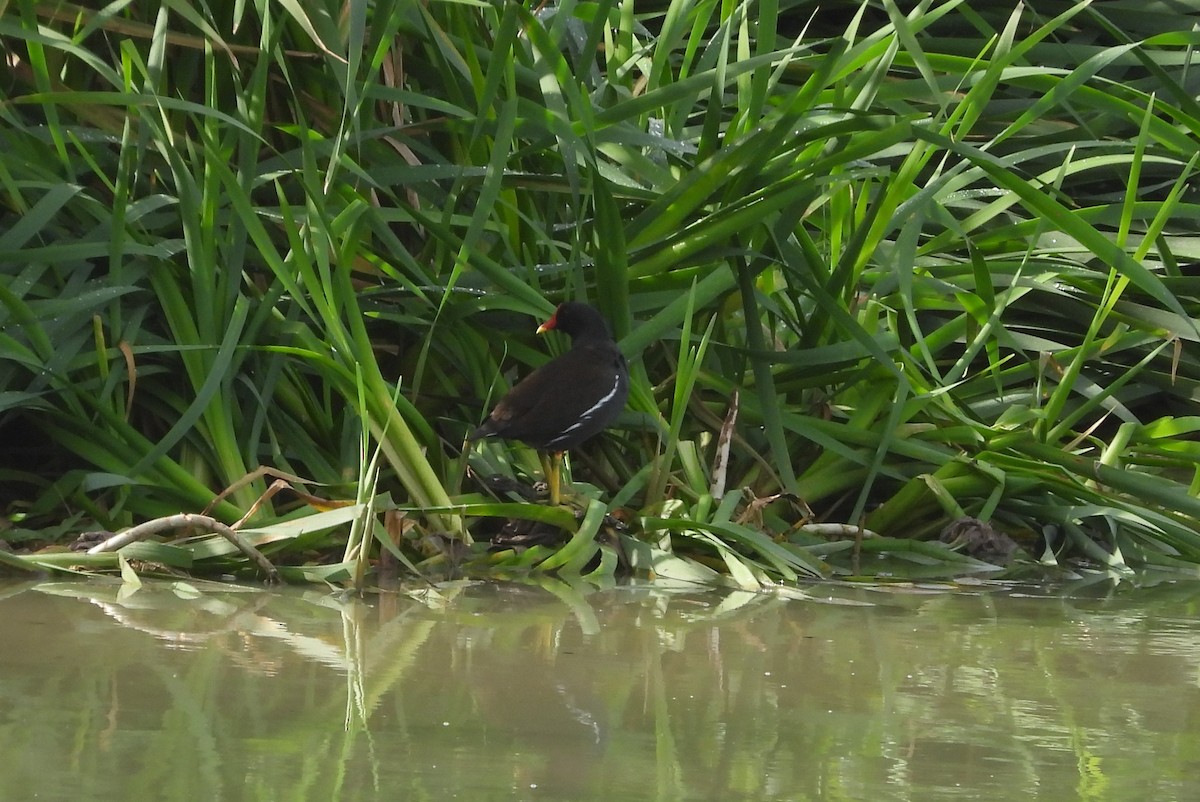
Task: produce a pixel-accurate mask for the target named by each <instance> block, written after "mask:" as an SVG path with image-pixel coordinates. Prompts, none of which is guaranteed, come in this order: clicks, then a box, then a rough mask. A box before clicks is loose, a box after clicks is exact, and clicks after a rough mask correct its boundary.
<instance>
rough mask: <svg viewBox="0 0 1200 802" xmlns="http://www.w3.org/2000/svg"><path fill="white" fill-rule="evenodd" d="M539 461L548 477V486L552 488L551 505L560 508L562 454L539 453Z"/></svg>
mask: <svg viewBox="0 0 1200 802" xmlns="http://www.w3.org/2000/svg"><path fill="white" fill-rule="evenodd" d="M538 459H539V460H541V462H542V473H543V474H544V475H545V477H546V485H547V487H549V488H550V503H551V504H553V505H554V506H556V507H557V506H558V504H559V502H561V501H562V496H561V492H562V489H561V488H562V485H561V481H560V480H561V473H562V452H561V451H555V452H554V453H553V454H544V453H542V452H540V451H539V452H538Z"/></svg>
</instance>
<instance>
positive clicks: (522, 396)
mask: <svg viewBox="0 0 1200 802" xmlns="http://www.w3.org/2000/svg"><path fill="white" fill-rule="evenodd" d="M551 329H558V330H559V331H562V332H566V333H567V334H568V335H570V337H571V350H570V351H567V352H566V353H564V354H562V355H560V356H557V357H555V358H554V359H552V360H550V361H549V362H547V363H546V364H544V365H542V366H541V367H540V368H537V369H536V370H534V371H533V372H532V373H530V374H529V375H528V376H526V377H525V378H524V379H522V380H521V381H520V382H518V383H517V385H516V386H515V387H513V388H512V389H511V390H509V392H508V395H506V396H504V398H502V399H500V403H498V404H496V408H495V409H493V410H492V413H491V414H490V415H488V419H487V420H485V421H484V422H483V425H481V426H480V427H479V428H477V429H476V430H475V431H473V432H471V434H470V435H469V436H468V437H467V440H468V441H470V440H479V439H481V438H484V437H503V438H505V439H507V440H520V441H521V442H522V443H525V444H526V445H528V446H531V447H532V448H535V449H537V451H538V456H539V458H540V459H541V462H542V470H544V471H545V473H546V483H547V484H548V485H549V487H550V503H551V504H558V503H559V467H560V465H561V462H562V454H563V452H564V451H567V450H568V449H571V448H574V447H575V446H577V445H579V444H580V443H582V442H583V441H584V440H587V439H588V438H589V437H591V436H592V435H595V434H599V433H600V432H601V431H603V430H604V429H606V428H607V427H608V425H609V424H611V423H612V422H613V420H615V419H616V417H617V416H618V415H620V414H621V410H623V409H624V408H625V400H626V399H627V398H628V397H629V368H628V366H627V365H626V364H625V357H624V356H622V354H621V351H620V349H618V348H617V344H616V342H615V341H614V340H613V338H612V334H610V333H609V330H608V324H607V323H606V322H605V321H604V318H603V317H601V315H600V313H599V312H598V311H596V309H595V308H594V307H591V306H589V305H587V304H584V303H578V302H575V301H568V302H566V303H564V304H559V307H558V309H556V310H555V311H554V314H553V315H552V316H551V318H550V319H549V320H547V321H546V322H545V323H543V324H542V325H541V326H539V327H538V330H537V333H538V334H543V333H545V332H547V331H550V330H551ZM547 455H549V459H547Z"/></svg>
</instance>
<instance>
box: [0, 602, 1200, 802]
mask: <svg viewBox="0 0 1200 802" xmlns="http://www.w3.org/2000/svg"><path fill="white" fill-rule="evenodd" d="M119 587H120V586H119V585H113V586H108V585H104V584H102V583H100V582H97V581H89V582H79V583H46V584H40V585H38V584H19V585H17V584H14V585H7V586H6V585H0V748H2V750H3V754H4V755H5V756H6V760H5V761H4V762H3V763H0V788H3V789H5V792H4V794H3V798H4V799H5V800H7V799H14V800H17V799H21V800H24V799H50V800H54V799H63V800H67V799H71V800H77V799H118V798H119V799H130V800H139V799H155V800H197V799H205V800H210V799H211V800H219V799H229V800H239V799H280V800H283V799H287V800H307V799H314V800H323V801H324V800H331V799H337V800H359V799H413V798H416V799H429V800H443V799H464V800H492V799H531V800H537V799H544V800H606V802H607V800H636V799H654V800H673V799H680V800H685V799H686V800H738V799H747V800H750V799H754V800H804V799H827V800H842V799H845V800H922V801H923V800H941V799H945V800H950V799H953V800H964V799H979V800H997V799H1022V800H1024V799H1030V798H1036V799H1046V800H1063V799H1087V800H1109V799H1111V800H1123V799H1162V800H1168V799H1192V798H1197V796H1198V791H1200V787H1198V785H1197V782H1196V780H1195V779H1194V778H1195V777H1196V776H1197V769H1198V768H1200V743H1198V740H1200V721H1198V720H1197V716H1198V715H1200V693H1198V691H1197V687H1198V682H1200V630H1198V629H1197V627H1196V625H1195V624H1194V623H1193V616H1192V614H1191V613H1192V611H1193V610H1194V608H1195V606H1196V601H1197V598H1198V594H1197V589H1196V588H1195V587H1193V586H1176V585H1163V586H1160V587H1157V588H1151V589H1148V590H1140V591H1127V590H1126V588H1125V587H1122V588H1120V589H1119V590H1120V592H1116V591H1113V590H1112V589H1111V587H1110V586H1107V585H1106V586H1105V587H1103V588H1088V587H1079V588H1072V589H1069V592H1066V593H1065V594H1064V595H1062V596H1038V595H1030V594H1029V593H1028V592H1027V593H1025V594H1022V593H1017V592H1012V590H1011V589H1010V588H1004V587H1002V586H999V585H989V584H986V583H980V584H977V585H972V586H966V587H956V588H948V587H899V588H851V587H846V586H840V585H833V584H825V585H813V586H811V587H809V588H807V594H804V593H797V592H788V593H780V594H750V593H744V592H733V593H715V592H702V591H697V590H694V589H687V588H684V589H680V588H670V587H666V586H662V585H660V586H653V587H651V586H623V587H612V588H605V589H597V588H593V587H590V586H583V587H576V586H569V585H566V584H562V583H557V582H547V583H545V585H544V586H543V587H527V586H521V585H500V584H474V585H473V584H466V583H464V584H457V585H447V586H445V587H442V588H440V589H439V590H438V591H433V590H426V591H422V592H414V593H413V594H412V595H411V596H410V595H404V594H386V595H380V596H376V597H372V598H370V599H368V600H367V601H366V602H361V601H357V600H353V599H338V598H336V597H334V596H331V595H329V594H319V593H315V592H312V591H299V592H282V593H280V592H265V591H259V590H254V589H236V588H228V587H225V586H216V585H194V586H190V587H189V586H178V585H168V584H162V585H147V586H145V587H143V588H142V589H141V590H140V591H138V592H136V593H134V594H132V595H130V596H128V597H122V596H121V594H120V593H119Z"/></svg>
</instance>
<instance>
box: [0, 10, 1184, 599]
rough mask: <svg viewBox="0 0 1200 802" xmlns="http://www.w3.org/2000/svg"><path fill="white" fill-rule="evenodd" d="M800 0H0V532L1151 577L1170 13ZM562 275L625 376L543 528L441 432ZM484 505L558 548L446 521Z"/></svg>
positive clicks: (1169, 151) (513, 466)
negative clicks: (92, 3) (1142, 571)
mask: <svg viewBox="0 0 1200 802" xmlns="http://www.w3.org/2000/svg"><path fill="white" fill-rule="evenodd" d="M816 9H817V7H816V6H813V5H808V4H798V5H795V6H780V5H777V4H774V3H766V4H759V5H755V6H737V5H734V4H728V3H727V4H694V3H685V2H679V3H668V4H662V5H657V6H655V7H653V8H650V7H649V6H640V5H639V7H637V8H635V7H634V4H632V3H625V4H615V3H605V2H602V3H599V4H566V5H561V6H557V7H550V6H546V7H531V6H521V5H516V4H493V5H478V6H475V5H467V4H460V3H441V2H435V3H429V4H424V5H419V4H408V3H388V2H383V3H377V4H375V5H373V6H371V7H367V6H365V5H354V6H345V7H343V6H340V5H325V6H316V5H312V6H306V7H305V10H302V9H300V8H299V7H295V6H290V5H286V4H285V5H282V6H271V7H269V8H268V11H269V14H267V15H260V11H261V10H262V9H261V8H257V7H256V8H252V7H248V6H244V5H242V4H233V3H200V4H188V5H178V4H170V3H168V4H163V5H152V4H131V5H129V6H126V7H123V8H118V7H112V6H110V7H107V8H106V10H105V11H103V12H102V11H98V10H89V9H86V8H83V7H75V6H69V5H67V6H64V5H61V4H53V5H51V4H41V3H36V2H23V3H22V2H18V3H14V4H10V5H9V6H8V7H7V9H6V10H5V12H4V14H3V16H0V52H2V53H3V56H4V58H5V62H6V65H7V67H8V69H7V77H6V78H4V79H3V82H2V86H0V119H2V121H3V122H2V125H0V142H2V144H3V147H2V148H0V326H2V330H3V331H2V334H0V357H2V358H0V465H2V468H0V469H2V470H3V480H4V481H3V488H4V489H3V491H2V492H3V498H2V499H0V501H2V503H3V504H4V505H5V512H6V520H7V521H8V526H9V528H8V530H7V531H6V532H0V537H4V538H6V539H8V540H9V541H10V542H11V543H13V544H14V545H18V546H19V545H22V544H25V543H29V544H33V545H41V544H43V543H45V542H47V541H69V540H70V539H71V538H72V537H73V536H74V535H75V534H77V533H78V532H81V531H86V530H94V529H100V530H108V531H118V530H121V529H124V528H126V527H128V526H132V525H135V524H138V523H141V522H143V521H146V520H149V519H154V518H157V517H160V516H167V515H174V514H177V513H180V512H188V513H199V512H202V511H207V512H208V514H210V515H211V516H212V517H213V518H214V519H216V520H218V521H223V522H225V523H227V524H229V523H234V522H237V521H239V520H240V519H241V518H242V517H243V516H245V515H246V514H247V513H251V517H250V518H249V520H247V521H246V522H245V523H244V524H241V525H239V527H238V529H239V530H242V531H245V532H246V534H247V537H248V538H250V539H251V540H252V541H253V542H254V543H256V544H258V545H259V546H260V547H261V548H262V550H263V551H264V552H265V553H266V554H267V555H268V556H269V557H270V558H271V559H272V560H273V561H275V562H277V563H282V564H284V565H289V564H290V565H292V566H293V568H292V570H291V572H290V574H289V575H290V576H293V577H296V578H300V577H308V578H330V579H334V580H338V581H353V580H354V579H355V578H358V579H359V580H363V578H364V576H365V574H364V572H365V571H366V569H367V563H368V561H369V560H372V559H374V556H375V555H376V554H378V553H380V552H381V551H382V552H384V553H386V554H388V555H389V557H388V558H385V562H386V561H387V559H393V560H397V561H398V563H399V565H400V566H402V567H405V570H407V568H411V567H416V566H419V565H420V566H422V570H425V569H429V570H433V569H434V568H435V566H442V565H446V564H465V565H466V566H467V568H468V570H470V571H472V572H484V573H504V572H508V571H517V572H522V571H528V570H560V571H568V572H571V571H575V572H580V571H583V572H587V571H596V572H598V576H600V577H604V576H608V575H611V574H612V573H613V572H615V571H616V570H618V566H619V565H620V564H622V563H629V564H632V565H633V566H634V568H635V570H638V571H653V572H655V573H658V574H667V575H672V576H682V577H685V578H700V579H705V580H708V579H715V578H716V577H718V576H727V577H728V578H730V579H731V580H732V581H734V582H736V583H738V584H740V585H743V586H748V587H755V586H757V585H759V584H760V583H763V582H768V581H774V580H778V579H793V578H796V577H798V576H804V575H809V574H824V575H828V574H831V573H868V574H870V573H879V572H885V571H886V572H889V573H899V574H904V573H913V574H921V573H924V572H934V573H943V574H944V573H957V572H961V571H964V570H978V569H982V568H984V567H986V566H985V565H984V564H983V563H985V562H989V561H995V562H998V561H1000V560H999V559H995V560H993V559H992V557H991V556H990V553H988V552H986V551H985V552H983V553H980V552H978V551H976V550H972V548H970V546H971V543H968V542H967V541H968V540H972V542H974V540H975V539H976V538H977V536H978V533H980V532H983V533H984V534H983V537H984V538H985V539H988V538H993V537H994V538H999V539H1000V540H1002V541H1003V542H1004V543H1007V544H1010V545H1012V544H1015V545H1017V546H1019V547H1020V548H1021V549H1022V550H1023V552H1024V555H1025V559H1026V562H1029V563H1031V562H1035V561H1040V562H1042V563H1048V564H1055V563H1061V562H1063V561H1065V560H1068V559H1069V560H1074V559H1076V558H1083V559H1086V560H1087V561H1089V562H1090V563H1091V564H1093V565H1101V566H1106V567H1108V568H1110V569H1111V570H1114V571H1118V572H1123V571H1127V570H1128V569H1129V568H1130V567H1131V566H1132V567H1136V566H1141V565H1148V566H1161V567H1166V568H1178V569H1180V570H1184V571H1189V572H1192V571H1194V565H1195V564H1196V563H1197V562H1198V561H1200V525H1198V522H1200V501H1197V499H1196V492H1195V491H1196V487H1197V484H1198V482H1200V478H1198V474H1197V471H1196V465H1197V454H1198V451H1200V450H1198V448H1197V446H1196V442H1195V437H1194V433H1195V431H1196V430H1197V428H1198V427H1200V417H1197V416H1196V414H1195V399H1194V394H1195V393H1196V388H1197V382H1198V381H1200V351H1198V350H1197V345H1196V340H1197V330H1196V327H1195V324H1194V317H1195V316H1196V310H1197V303H1196V298H1197V288H1198V286H1200V285H1198V284H1197V282H1198V281H1200V278H1197V277H1196V269H1195V264H1194V263H1195V261H1196V255H1195V253H1196V250H1197V244H1196V243H1197V240H1196V238H1195V236H1194V233H1193V231H1194V229H1195V227H1196V226H1195V220H1196V216H1197V215H1196V212H1197V207H1196V198H1195V191H1194V189H1193V187H1192V183H1193V176H1194V173H1195V169H1196V162H1197V159H1198V156H1197V154H1198V153H1200V106H1198V105H1197V103H1196V101H1195V99H1194V98H1195V96H1196V92H1195V91H1194V90H1195V87H1194V83H1195V69H1194V67H1193V66H1192V65H1191V63H1190V62H1191V59H1192V48H1193V47H1194V45H1195V43H1196V41H1197V39H1198V38H1200V34H1196V33H1195V32H1193V31H1190V30H1184V29H1183V25H1182V22H1181V19H1182V18H1181V17H1180V16H1179V15H1178V13H1177V12H1169V11H1168V10H1167V9H1165V7H1164V8H1163V9H1160V8H1159V7H1158V6H1156V5H1154V4H1149V5H1145V4H1142V5H1139V6H1138V7H1137V8H1135V9H1132V10H1128V11H1127V10H1126V7H1125V6H1123V5H1121V4H1095V6H1086V5H1083V4H1076V3H1061V4H1050V5H1048V6H1045V7H1042V5H1041V4H1039V9H1038V11H1037V12H1034V11H1033V10H1031V9H1029V8H1025V7H1022V8H1019V9H1016V10H1006V11H1004V13H1002V14H1001V13H992V12H988V13H982V12H979V11H977V10H972V9H970V8H968V7H967V5H966V4H964V3H956V2H945V3H937V2H930V3H922V4H920V5H919V7H918V8H917V9H916V10H911V11H907V10H906V11H901V10H899V9H897V8H896V7H895V6H894V5H892V4H891V3H882V4H870V5H866V6H838V7H834V8H826V7H824V6H822V7H821V9H820V10H816ZM1160 12H1161V13H1160ZM1055 15H1057V16H1055ZM570 297H577V298H586V299H588V300H590V301H592V302H593V303H595V304H596V305H598V306H599V307H600V308H601V309H602V310H603V311H604V312H605V314H606V316H607V317H608V318H609V319H610V320H611V321H612V323H613V325H614V329H615V331H616V333H617V335H618V338H619V340H620V344H621V347H622V349H623V351H624V352H625V354H626V356H627V357H628V358H629V360H630V363H631V372H632V391H631V395H630V403H629V408H628V410H627V412H626V414H625V415H624V417H623V418H622V420H621V423H620V426H619V427H618V428H617V429H616V430H614V431H613V432H611V433H609V434H607V435H604V436H602V437H600V438H597V439H596V440H595V441H594V442H592V443H591V444H589V447H588V448H586V449H584V453H580V454H577V455H575V459H574V465H573V468H574V477H575V479H576V480H577V481H578V482H580V483H582V484H583V485H584V486H582V487H581V489H582V490H583V493H584V501H583V502H581V505H582V506H583V508H584V514H583V515H582V516H579V517H577V516H575V515H572V514H570V513H568V512H565V511H556V510H544V509H542V508H540V507H539V506H538V505H536V504H532V503H530V502H528V501H526V500H524V499H523V498H522V497H521V496H520V495H519V494H516V493H514V492H512V491H509V490H506V489H504V487H503V486H502V485H498V484H497V483H496V482H494V481H492V482H485V481H482V477H494V476H497V475H499V476H509V477H513V478H515V479H518V480H521V481H522V482H524V481H525V480H527V479H528V478H530V477H534V478H536V474H537V460H536V458H535V456H534V455H533V454H532V453H530V452H526V451H523V450H522V449H520V448H518V447H515V446H514V447H512V448H508V447H505V446H503V445H502V444H497V443H488V444H487V445H485V446H482V447H481V446H476V447H474V448H473V449H472V450H470V451H469V452H467V453H465V454H464V453H463V452H462V441H463V437H464V435H465V434H466V432H468V431H469V430H470V429H471V428H472V427H473V426H474V425H475V424H476V423H477V422H478V421H479V420H480V419H481V418H482V416H483V415H484V414H485V413H486V411H487V409H489V408H490V405H491V404H492V403H493V402H494V401H495V399H496V398H498V396H499V394H501V393H502V392H503V390H504V389H505V388H506V387H507V386H508V385H509V384H510V383H511V382H512V381H514V380H515V379H516V378H517V377H519V376H521V375H524V374H525V373H526V372H528V370H529V369H531V368H532V367H533V366H535V365H537V364H539V363H540V362H542V361H544V360H545V358H546V355H547V351H548V350H552V351H556V350H558V349H561V348H562V347H564V344H563V343H562V342H560V341H551V342H549V343H547V342H546V341H541V340H537V339H536V338H535V337H534V336H533V328H534V327H535V326H536V324H537V323H538V322H540V321H541V320H543V319H544V318H545V315H547V314H548V313H549V312H550V311H551V310H552V309H553V306H554V304H555V303H556V302H558V301H559V300H562V299H565V298H570ZM723 432H724V436H722V433H723ZM262 468H267V469H270V472H260V469H262ZM273 480H278V484H274V483H273ZM271 487H273V488H274V489H273V490H270V491H268V488H271ZM497 488H500V489H499V490H498V489H497ZM589 488H590V489H589ZM219 493H220V494H221V495H220V497H219V499H218V494H219ZM214 499H218V500H216V501H214ZM589 499H590V501H589ZM318 510H323V511H320V512H318ZM610 512H613V513H619V515H618V516H617V518H619V519H620V521H622V522H623V523H621V524H620V525H618V522H617V520H616V519H614V518H611V517H608V516H607V513H610ZM512 519H524V520H543V521H545V522H546V526H550V527H551V528H553V529H554V530H555V531H557V530H559V529H561V530H563V531H564V535H563V537H562V538H560V539H559V540H557V541H556V540H555V539H553V538H549V539H546V542H545V543H544V544H542V545H537V546H535V547H533V548H528V549H525V548H523V547H522V548H511V547H508V548H501V549H496V548H493V549H492V550H490V551H485V549H483V547H482V546H478V545H477V546H475V547H474V548H473V549H466V550H464V549H463V548H461V547H460V546H457V545H455V544H459V543H468V542H470V541H483V540H486V539H489V538H491V537H492V536H493V534H494V532H495V530H496V528H497V527H498V525H499V523H503V522H508V521H510V520H512ZM964 519H977V520H979V521H981V522H984V524H986V526H984V525H978V526H970V527H968V528H967V529H963V528H962V527H961V522H962V521H964ZM956 521H957V522H960V527H959V528H957V529H951V530H950V531H946V527H947V524H950V523H953V522H956ZM831 525H832V526H831ZM512 528H513V527H512V526H511V525H510V532H509V534H511V533H512V532H511V530H512ZM516 528H518V529H520V530H521V532H520V533H521V534H533V535H539V536H540V535H541V534H544V532H545V530H546V527H545V526H544V527H541V528H539V527H534V526H532V525H525V526H523V527H516ZM963 532H967V533H968V534H962V533H963ZM943 533H944V535H945V537H944V538H943V539H944V540H945V541H947V542H942V541H940V540H939V535H940V534H943ZM539 542H540V540H539ZM562 543H566V545H565V546H562V547H561V548H560V547H559V546H560V545H561V544H562ZM522 545H523V544H522ZM964 547H966V549H965V550H966V554H964ZM136 548H141V549H143V550H144V552H143V553H139V554H136V555H133V556H137V558H138V559H141V560H146V561H148V562H149V563H150V564H155V563H161V564H163V565H166V566H174V567H177V568H181V569H184V570H188V571H195V572H209V571H218V572H225V571H231V570H232V571H240V570H249V569H250V567H251V566H252V564H251V563H248V562H243V561H242V557H241V556H240V552H237V551H236V550H235V549H234V547H233V546H232V545H230V544H229V543H227V541H225V540H223V539H220V538H217V537H216V536H196V537H194V538H193V539H192V540H189V541H186V542H184V543H182V544H177V545H175V546H165V545H155V544H142V545H140V546H138V547H136ZM955 549H957V550H955ZM130 554H131V555H132V554H133V553H132V552H131V553H130ZM879 555H885V557H886V559H885V558H884V557H880V556H879ZM969 555H974V556H969ZM127 556H130V555H127ZM975 557H982V558H983V562H981V561H980V560H977V559H975ZM31 559H32V558H29V560H31ZM70 559H71V558H70V556H66V557H55V558H53V560H51V561H55V560H56V561H58V562H57V563H56V564H64V565H74V564H79V563H71V562H70ZM99 559H100V561H101V563H100V564H101V566H102V567H108V568H114V567H116V564H117V563H116V559H117V558H116V557H114V556H111V555H110V556H107V557H99ZM29 560H23V559H19V560H18V562H28V561H29ZM45 562H47V561H46V560H43V563H45ZM316 563H321V564H322V566H321V567H319V568H318V567H316V565H315V564H316ZM285 573H286V572H285Z"/></svg>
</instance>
